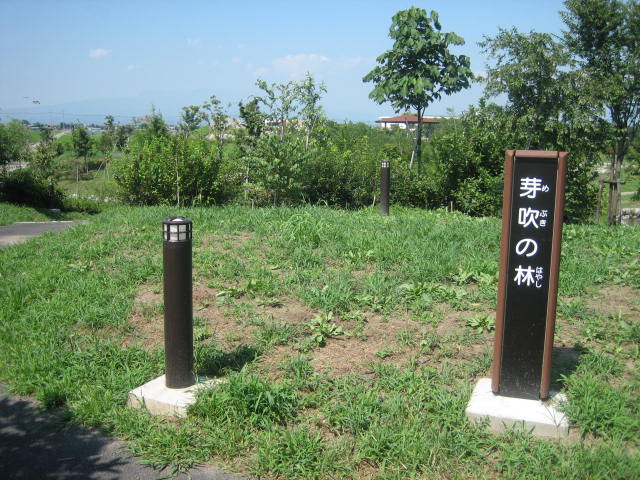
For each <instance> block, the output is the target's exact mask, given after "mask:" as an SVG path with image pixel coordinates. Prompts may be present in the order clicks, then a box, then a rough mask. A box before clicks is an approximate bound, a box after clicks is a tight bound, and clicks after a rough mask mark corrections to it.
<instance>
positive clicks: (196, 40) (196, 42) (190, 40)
mask: <svg viewBox="0 0 640 480" xmlns="http://www.w3.org/2000/svg"><path fill="white" fill-rule="evenodd" d="M201 43H202V40H200V39H199V38H187V45H188V46H189V47H197V46H198V45H200V44H201Z"/></svg>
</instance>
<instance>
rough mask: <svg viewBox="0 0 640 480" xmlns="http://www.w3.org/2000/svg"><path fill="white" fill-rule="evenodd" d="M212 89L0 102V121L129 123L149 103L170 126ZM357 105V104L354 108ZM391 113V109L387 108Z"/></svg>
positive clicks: (362, 117) (354, 116) (342, 113)
mask: <svg viewBox="0 0 640 480" xmlns="http://www.w3.org/2000/svg"><path fill="white" fill-rule="evenodd" d="M210 95H211V92H209V91H207V90H197V91H192V92H188V93H184V92H182V93H176V92H149V93H144V94H141V95H138V96H135V97H129V98H111V99H93V100H81V101H74V102H65V103H59V104H52V105H47V104H39V105H38V104H32V103H29V104H28V105H27V106H24V107H6V108H5V107H4V106H2V105H0V122H7V121H9V120H11V119H12V118H17V119H19V120H28V121H29V122H32V123H33V122H40V123H45V124H59V123H61V122H65V123H76V122H78V123H83V124H91V123H94V124H102V123H104V117H105V116H106V115H112V116H113V117H114V119H115V121H116V123H120V124H127V123H130V122H131V121H132V120H133V118H134V117H143V116H145V115H147V114H148V113H149V112H150V111H151V108H152V106H153V107H155V109H156V111H158V112H160V113H161V114H162V117H163V118H164V120H165V121H166V122H167V123H169V124H172V125H176V124H177V123H178V122H179V121H180V115H181V113H182V107H184V106H187V105H202V104H203V103H204V102H205V101H206V100H208V98H209V97H210ZM237 102H238V100H235V101H234V102H233V103H232V105H231V107H230V108H229V115H230V116H231V117H234V118H237V117H238V107H237ZM356 108H357V107H356ZM326 112H327V114H328V116H329V118H331V119H333V120H336V121H339V122H342V121H345V120H351V121H364V122H367V123H371V122H373V121H374V120H375V119H376V118H378V116H379V115H376V114H375V113H374V112H372V113H371V115H370V116H368V115H367V114H366V113H365V114H363V113H362V112H355V111H350V109H349V106H344V105H341V106H338V107H336V108H328V107H326ZM389 113H391V111H389Z"/></svg>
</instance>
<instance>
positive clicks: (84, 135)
mask: <svg viewBox="0 0 640 480" xmlns="http://www.w3.org/2000/svg"><path fill="white" fill-rule="evenodd" d="M71 142H72V145H73V152H74V154H75V155H76V157H83V158H84V165H85V169H86V171H87V172H88V171H89V165H88V163H87V157H88V156H89V153H90V152H91V138H90V137H89V133H88V132H87V129H86V128H84V127H83V126H82V125H80V126H77V127H76V128H74V129H73V131H72V132H71Z"/></svg>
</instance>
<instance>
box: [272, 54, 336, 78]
mask: <svg viewBox="0 0 640 480" xmlns="http://www.w3.org/2000/svg"><path fill="white" fill-rule="evenodd" d="M330 63H331V61H330V60H329V58H327V57H325V56H324V55H317V54H315V53H311V54H308V53H297V54H295V55H287V56H286V57H280V58H276V59H274V60H273V61H272V62H271V67H272V69H273V70H275V71H277V72H281V73H286V74H287V75H288V76H289V77H291V78H301V77H303V76H304V75H305V74H306V73H307V72H314V71H318V70H321V69H323V68H324V67H326V66H328V65H329V64H330Z"/></svg>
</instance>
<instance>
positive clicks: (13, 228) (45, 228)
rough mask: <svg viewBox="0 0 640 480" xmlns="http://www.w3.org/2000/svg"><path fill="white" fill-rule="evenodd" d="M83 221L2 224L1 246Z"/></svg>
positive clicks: (0, 230)
mask: <svg viewBox="0 0 640 480" xmlns="http://www.w3.org/2000/svg"><path fill="white" fill-rule="evenodd" d="M80 223H82V222H73V221H63V222H18V223H13V224H11V225H0V247H6V246H8V245H15V244H18V243H22V242H24V241H26V240H28V239H30V238H32V237H37V236H38V235H42V234H43V233H46V232H61V231H63V230H66V229H67V228H69V227H72V226H74V225H78V224H80Z"/></svg>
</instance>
